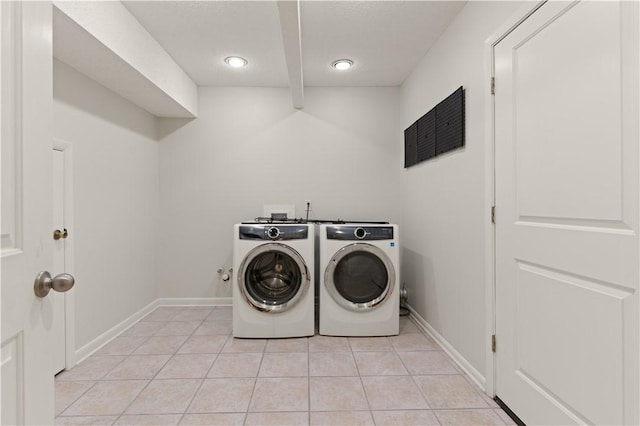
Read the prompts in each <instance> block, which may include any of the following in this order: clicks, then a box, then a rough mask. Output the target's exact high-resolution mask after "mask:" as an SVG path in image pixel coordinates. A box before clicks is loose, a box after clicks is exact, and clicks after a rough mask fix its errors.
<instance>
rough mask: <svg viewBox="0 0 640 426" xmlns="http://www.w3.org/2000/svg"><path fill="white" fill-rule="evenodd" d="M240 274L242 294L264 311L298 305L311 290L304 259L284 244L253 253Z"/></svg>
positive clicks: (258, 249)
mask: <svg viewBox="0 0 640 426" xmlns="http://www.w3.org/2000/svg"><path fill="white" fill-rule="evenodd" d="M239 272H240V273H239V276H238V278H239V281H238V285H239V287H240V290H241V292H242V294H243V295H244V296H245V299H246V300H247V301H248V302H249V303H250V304H252V305H253V306H254V307H256V308H257V309H259V310H261V311H267V312H280V311H284V310H286V309H288V308H289V307H291V306H293V305H295V303H296V302H297V300H298V299H299V298H300V297H301V296H302V295H303V294H304V293H305V292H306V291H307V288H308V287H309V277H308V273H307V267H306V265H305V264H304V262H303V260H302V258H301V257H300V255H299V254H298V253H297V252H296V251H295V250H293V249H292V248H290V247H288V246H285V245H283V244H277V243H274V244H264V245H262V246H260V247H258V248H256V249H254V250H252V251H251V252H250V253H249V254H248V255H247V257H246V258H245V261H244V262H243V263H242V265H241V271H239Z"/></svg>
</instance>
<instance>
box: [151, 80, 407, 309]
mask: <svg viewBox="0 0 640 426" xmlns="http://www.w3.org/2000/svg"><path fill="white" fill-rule="evenodd" d="M398 95H399V90H398V88H397V87H395V88H306V89H305V108H304V110H302V111H298V110H295V109H293V108H292V105H291V95H290V93H289V90H288V89H281V88H233V87H227V88H215V87H206V88H201V89H200V92H199V106H198V111H199V116H198V118H197V119H195V120H193V121H188V120H180V119H161V120H160V133H161V135H163V138H162V139H161V142H160V188H161V195H160V212H161V219H160V221H161V230H162V231H161V237H160V240H159V246H160V251H159V273H160V296H161V297H222V296H226V297H228V296H231V288H230V284H229V283H222V282H221V281H220V280H219V278H218V276H217V274H216V273H215V271H216V269H217V267H218V266H226V267H230V266H231V263H232V244H233V239H232V226H233V224H234V223H238V222H240V221H242V220H250V219H253V218H255V217H257V216H261V215H262V212H263V205H264V204H295V205H296V216H297V217H302V216H304V208H305V204H304V201H305V200H307V199H309V200H311V201H312V209H313V211H312V213H311V215H310V218H316V219H325V218H326V219H332V218H338V217H339V218H343V219H359V220H365V219H368V220H389V221H392V222H397V221H399V220H400V206H399V200H400V193H399V191H398V177H399V171H400V169H401V168H402V161H403V160H402V158H401V155H402V152H401V144H402V139H401V137H399V135H400V133H399V127H398V110H399V97H398Z"/></svg>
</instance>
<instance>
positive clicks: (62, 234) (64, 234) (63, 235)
mask: <svg viewBox="0 0 640 426" xmlns="http://www.w3.org/2000/svg"><path fill="white" fill-rule="evenodd" d="M68 236H69V231H67V228H64V229H63V230H62V231H61V230H59V229H56V230H55V231H53V239H54V240H56V241H58V240H59V239H60V238H67V237H68Z"/></svg>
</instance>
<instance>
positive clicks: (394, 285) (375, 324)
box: [319, 224, 400, 336]
mask: <svg viewBox="0 0 640 426" xmlns="http://www.w3.org/2000/svg"><path fill="white" fill-rule="evenodd" d="M319 233H320V239H319V240H320V241H319V249H320V267H321V270H320V274H319V275H320V289H319V290H320V291H319V293H320V327H319V332H320V334H323V335H330V336H390V335H396V334H398V333H399V325H400V320H399V305H400V290H399V287H400V275H399V266H400V260H399V259H400V255H399V253H398V252H399V247H398V226H397V225H390V224H339V225H328V224H325V225H320V228H319Z"/></svg>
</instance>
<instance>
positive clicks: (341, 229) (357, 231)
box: [327, 225, 393, 241]
mask: <svg viewBox="0 0 640 426" xmlns="http://www.w3.org/2000/svg"><path fill="white" fill-rule="evenodd" d="M327 239H328V240H345V241H350V240H351V241H358V240H359V241H373V240H393V226H367V225H362V226H360V225H332V226H327Z"/></svg>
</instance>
